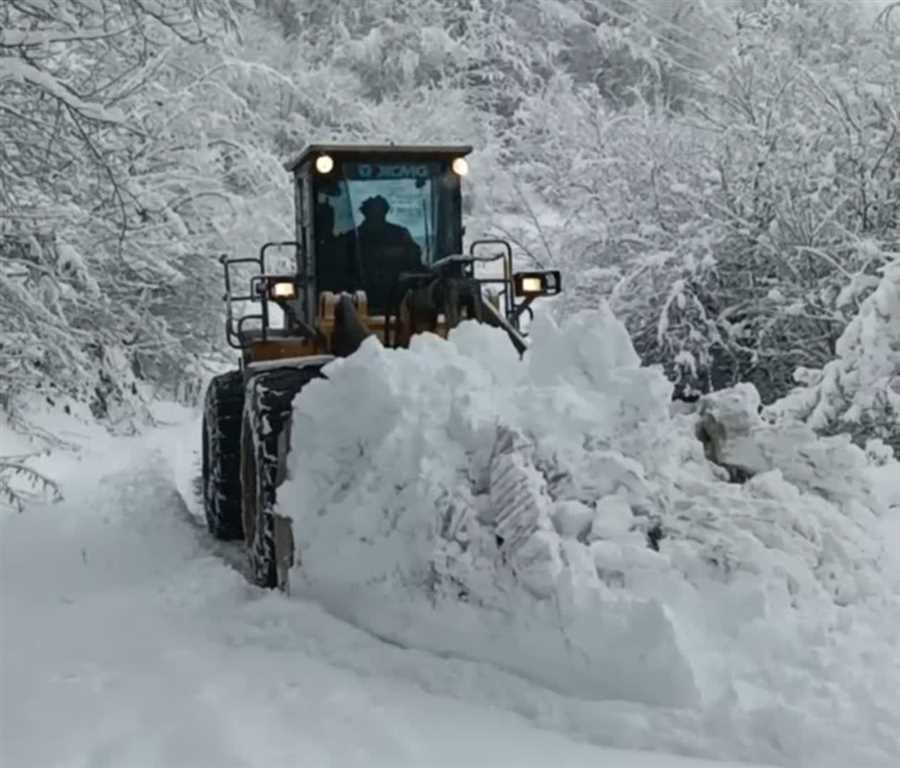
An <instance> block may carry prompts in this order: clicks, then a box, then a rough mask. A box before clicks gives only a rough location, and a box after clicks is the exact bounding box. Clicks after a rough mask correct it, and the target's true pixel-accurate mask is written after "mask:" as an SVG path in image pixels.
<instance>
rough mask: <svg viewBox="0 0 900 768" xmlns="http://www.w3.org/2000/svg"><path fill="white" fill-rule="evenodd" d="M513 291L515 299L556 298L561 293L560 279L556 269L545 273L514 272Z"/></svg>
mask: <svg viewBox="0 0 900 768" xmlns="http://www.w3.org/2000/svg"><path fill="white" fill-rule="evenodd" d="M513 290H514V291H515V294H516V297H517V298H522V299H536V298H538V297H540V296H556V295H557V294H558V293H561V292H562V279H561V277H560V273H559V270H558V269H553V270H549V271H547V272H516V273H515V274H514V275H513Z"/></svg>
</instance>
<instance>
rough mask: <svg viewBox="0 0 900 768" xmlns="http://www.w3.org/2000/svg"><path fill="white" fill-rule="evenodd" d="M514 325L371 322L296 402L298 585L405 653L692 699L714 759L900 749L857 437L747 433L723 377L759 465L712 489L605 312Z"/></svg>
mask: <svg viewBox="0 0 900 768" xmlns="http://www.w3.org/2000/svg"><path fill="white" fill-rule="evenodd" d="M531 338H532V348H531V350H530V352H529V354H528V356H527V359H526V361H525V362H520V361H519V360H518V357H517V355H516V353H515V352H514V350H513V349H512V348H511V347H510V345H509V343H508V340H507V339H506V337H505V335H504V334H503V333H502V332H499V331H496V330H494V329H491V328H487V327H484V326H479V325H475V324H464V325H462V326H461V327H459V328H457V329H456V330H454V331H453V332H452V334H451V336H450V338H449V339H448V340H446V341H445V340H442V339H439V338H437V337H435V336H430V335H424V336H421V337H417V338H416V339H414V341H413V344H412V346H411V347H410V349H409V350H386V349H384V348H382V347H381V346H380V345H379V344H378V342H377V341H375V340H374V339H370V340H369V341H367V342H366V343H365V344H364V345H363V347H362V348H361V349H360V350H359V352H357V353H356V354H355V355H353V356H352V357H350V358H347V359H343V360H338V361H335V362H334V363H332V364H331V365H330V366H328V368H327V369H326V374H327V376H328V380H327V381H318V382H313V383H312V384H310V385H309V386H308V387H307V388H306V389H305V390H304V391H303V392H302V393H301V395H300V396H298V398H297V399H296V401H295V404H294V411H295V412H294V428H293V434H294V435H295V438H294V443H295V447H294V449H293V451H292V453H291V455H290V457H289V462H288V464H289V479H288V481H287V484H286V485H285V487H284V488H283V489H282V491H281V492H280V498H281V511H282V512H283V513H285V514H288V515H290V516H291V517H292V518H293V520H294V530H295V537H296V539H297V543H298V549H299V560H300V563H301V564H302V565H301V567H300V569H299V573H297V574H296V575H295V577H294V581H295V582H296V581H300V582H301V584H302V585H303V589H304V590H305V591H307V592H308V593H309V594H311V595H312V596H314V597H315V598H316V599H318V600H319V601H321V602H322V603H323V605H325V606H326V607H327V608H328V609H329V610H330V611H332V612H333V613H335V614H336V615H339V616H341V617H342V618H346V619H349V620H351V621H353V622H354V623H356V624H358V625H360V626H363V627H365V628H367V629H369V630H371V631H373V632H376V633H378V634H380V635H382V636H386V637H389V638H391V639H393V640H396V641H398V642H402V643H404V644H408V645H414V646H417V647H422V648H425V649H428V650H432V651H437V652H446V653H454V654H460V655H464V656H467V657H470V658H475V659H482V660H485V661H490V662H493V663H495V664H497V665H500V666H502V667H504V668H506V669H508V670H510V671H514V672H517V673H519V674H522V675H524V676H527V677H529V678H531V679H533V680H535V681H537V682H539V683H541V684H543V685H545V686H547V687H550V688H553V689H556V690H558V691H561V692H563V693H567V694H571V695H575V696H579V697H583V698H591V699H620V700H629V701H633V702H639V703H642V704H645V705H649V706H665V707H671V708H675V709H677V710H690V711H692V712H700V713H702V716H703V718H704V720H703V722H705V723H706V725H705V726H704V727H706V728H708V729H709V730H710V731H713V730H716V731H719V732H720V733H721V732H722V731H727V732H731V733H732V743H733V745H734V747H733V752H732V754H729V755H727V756H729V757H737V758H744V759H747V758H750V759H762V760H772V759H788V758H790V759H794V758H804V759H813V758H814V757H815V758H816V759H818V758H819V757H821V758H822V759H823V760H824V759H826V758H827V759H828V760H833V759H836V755H837V756H840V755H843V756H844V757H852V758H853V759H861V758H863V757H865V758H870V757H872V756H873V755H874V756H876V757H878V756H881V755H884V754H900V713H898V711H897V708H896V702H895V700H892V698H891V697H893V696H895V694H894V693H893V690H897V689H900V669H898V665H897V661H896V654H893V655H892V654H891V648H890V647H889V645H888V641H887V640H879V637H881V638H888V637H891V636H892V635H891V633H890V632H888V631H878V632H873V631H870V628H871V627H873V626H875V625H876V624H880V625H882V626H885V622H893V624H892V625H891V626H893V627H894V630H892V631H893V632H896V628H897V627H900V619H898V616H900V611H898V601H897V594H896V591H895V590H894V589H893V587H891V586H890V585H889V584H888V583H887V581H886V579H885V578H884V577H883V575H882V570H881V558H882V556H883V553H882V551H881V543H880V541H879V538H878V520H877V517H878V515H879V514H881V513H882V510H880V508H879V504H878V501H877V499H876V498H875V497H874V496H873V495H872V494H871V493H870V491H869V484H868V475H867V471H868V464H867V460H866V457H865V454H864V453H863V452H862V451H860V450H859V449H857V448H856V447H854V446H853V445H851V444H850V443H849V441H848V440H846V439H843V438H828V439H817V438H816V437H815V436H814V435H813V433H812V432H810V431H809V430H808V429H807V428H805V427H802V426H793V427H790V428H782V427H772V426H769V425H765V424H763V423H762V422H761V421H760V420H759V417H758V416H757V414H756V410H757V409H756V404H757V403H756V402H755V401H754V396H755V392H754V391H753V390H752V389H747V388H742V389H737V390H733V391H729V392H727V393H723V394H721V395H719V396H717V397H715V398H711V399H710V400H709V401H708V402H707V404H706V406H705V407H706V409H707V411H710V410H712V411H715V410H718V411H719V412H727V414H732V415H733V416H735V418H737V419H738V420H739V421H741V423H742V425H743V427H744V433H745V434H744V442H745V445H744V447H743V450H742V452H741V454H742V455H743V456H746V455H748V450H749V453H750V454H752V461H753V467H752V470H753V472H754V473H755V474H754V476H753V477H752V479H750V480H749V481H748V482H747V483H745V484H743V485H738V484H733V483H729V482H727V477H726V476H725V473H724V472H723V470H721V468H719V467H717V466H715V465H713V464H712V463H710V462H709V461H707V459H706V457H705V455H704V448H703V445H702V444H701V442H700V441H699V440H697V439H696V436H695V427H696V424H695V422H696V419H695V417H693V416H687V415H671V414H670V396H671V387H670V384H669V382H668V381H667V380H666V379H665V377H664V376H663V375H662V373H661V372H660V371H658V370H656V369H653V368H644V367H641V366H640V361H639V359H638V357H637V355H636V353H635V352H634V349H633V347H632V345H631V342H630V339H629V338H628V334H627V332H626V331H625V329H624V327H623V326H622V325H621V324H620V323H619V322H618V321H617V320H616V319H615V318H614V317H613V316H612V314H611V312H610V311H609V310H608V309H607V308H603V309H602V310H600V311H598V312H585V313H581V314H578V315H576V316H575V317H573V318H571V319H570V320H569V321H568V322H567V323H566V324H565V325H564V326H563V327H558V326H557V325H556V324H555V323H554V322H553V321H552V320H551V319H550V318H549V317H548V316H541V317H539V318H538V319H537V320H536V322H535V324H534V326H533V329H532V336H531ZM720 415H721V414H720ZM726 420H727V419H726ZM750 448H752V450H750ZM894 636H895V635H894ZM894 650H895V649H894ZM873 654H874V655H875V656H874V657H877V658H880V659H885V660H888V661H887V662H886V664H885V665H884V666H883V667H882V668H881V669H879V674H878V675H875V674H873V672H872V670H871V668H870V666H869V664H870V663H871V662H869V661H867V659H871V658H873ZM863 700H865V703H864V704H861V703H860V702H861V701H863ZM864 712H868V713H872V712H875V713H876V714H877V716H876V717H869V716H863V715H862V714H860V713H864ZM836 726H840V730H841V733H842V736H841V738H842V740H844V741H845V742H846V743H847V744H849V745H852V746H847V747H846V748H843V747H842V748H841V749H837V748H836V746H835V744H834V740H835V738H836V736H835V733H836ZM761 734H762V736H763V738H760V736H761ZM760 744H766V745H768V746H765V747H760ZM842 749H843V752H842V751H841V750H842ZM848 750H849V751H848Z"/></svg>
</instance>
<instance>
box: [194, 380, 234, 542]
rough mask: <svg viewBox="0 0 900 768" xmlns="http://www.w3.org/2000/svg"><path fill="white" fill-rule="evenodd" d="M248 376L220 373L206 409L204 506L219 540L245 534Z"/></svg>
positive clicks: (212, 385) (212, 387) (209, 395)
mask: <svg viewBox="0 0 900 768" xmlns="http://www.w3.org/2000/svg"><path fill="white" fill-rule="evenodd" d="M243 410H244V375H243V373H242V372H241V371H229V372H228V373H223V374H221V375H219V376H216V377H215V378H214V379H213V380H212V381H211V382H210V383H209V388H208V389H207V390H206V400H205V403H204V411H203V509H204V511H205V513H206V526H207V528H209V532H210V533H211V534H212V535H213V536H214V537H215V538H217V539H220V540H222V541H230V540H235V539H241V538H243V535H244V530H243V526H242V523H241V474H240V472H241V417H242V415H243Z"/></svg>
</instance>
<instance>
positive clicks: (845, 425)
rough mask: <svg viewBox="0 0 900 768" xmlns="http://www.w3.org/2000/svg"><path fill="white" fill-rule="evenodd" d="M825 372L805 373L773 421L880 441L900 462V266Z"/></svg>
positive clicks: (772, 410) (772, 411)
mask: <svg viewBox="0 0 900 768" xmlns="http://www.w3.org/2000/svg"><path fill="white" fill-rule="evenodd" d="M836 352H837V357H836V358H835V359H834V360H832V361H831V362H829V363H827V364H826V365H825V366H824V367H823V368H820V369H816V370H812V369H800V370H799V371H798V376H797V378H798V380H799V381H800V382H802V383H803V384H804V385H805V386H801V387H798V388H797V389H795V390H794V391H793V392H791V393H790V394H789V395H787V396H786V397H784V398H782V399H780V400H778V401H777V402H775V403H773V404H772V405H771V406H770V407H769V408H768V409H767V413H768V415H769V416H771V417H773V418H777V417H781V418H785V417H788V418H795V419H800V420H802V421H805V422H806V423H807V424H809V425H810V426H811V427H813V428H814V429H816V430H818V431H820V432H823V433H825V434H834V433H837V432H849V433H851V434H852V435H853V436H854V437H855V438H856V439H857V440H858V441H859V442H861V443H865V442H866V441H867V440H868V439H871V438H876V439H880V440H882V441H883V442H884V443H886V444H888V445H890V446H891V447H892V448H893V449H894V452H895V454H896V455H897V456H900V261H895V262H892V263H889V264H888V265H887V266H886V267H884V269H883V275H882V277H881V280H880V282H879V284H878V287H877V288H876V289H875V291H874V293H872V294H871V295H870V296H869V297H868V298H867V299H866V300H865V301H863V303H862V306H861V307H860V310H859V314H858V315H857V316H856V317H854V318H853V320H851V321H850V323H849V325H848V326H847V328H846V329H845V330H844V332H843V334H841V337H840V338H839V339H838V341H837V349H836Z"/></svg>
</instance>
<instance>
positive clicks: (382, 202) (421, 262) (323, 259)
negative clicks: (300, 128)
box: [286, 144, 472, 315]
mask: <svg viewBox="0 0 900 768" xmlns="http://www.w3.org/2000/svg"><path fill="white" fill-rule="evenodd" d="M471 151H472V148H471V147H469V146H441V147H423V146H394V145H390V146H365V147H359V146H347V145H336V144H316V145H312V146H309V147H306V148H305V149H304V150H303V151H302V152H301V153H300V154H299V155H297V156H296V157H295V158H293V159H292V160H291V161H290V162H288V163H287V164H286V167H287V169H288V170H289V171H291V172H292V173H293V175H294V188H295V196H296V198H295V199H296V205H295V211H296V232H297V242H298V243H299V244H300V246H301V248H300V254H299V256H300V261H301V274H302V275H303V278H304V280H303V283H304V288H305V291H304V293H305V297H304V299H305V302H306V303H307V306H308V307H315V306H316V300H317V297H318V295H319V294H320V293H321V292H322V291H331V292H334V293H340V292H348V293H353V292H355V291H357V290H362V291H365V292H366V296H367V301H368V306H369V312H370V313H372V314H375V315H379V314H384V312H385V310H386V308H387V307H388V305H389V303H390V300H391V295H390V294H391V290H392V288H393V287H394V285H396V283H397V279H398V277H399V276H400V275H401V274H403V273H415V272H424V271H427V270H428V269H429V268H430V267H431V266H432V265H433V264H435V263H436V262H438V261H440V260H442V259H445V258H447V257H449V256H451V255H454V254H459V253H462V245H463V243H462V240H463V227H462V203H461V191H460V179H461V177H462V176H465V175H466V173H467V172H468V163H467V161H466V159H465V158H466V156H467V155H468V154H469V153H470V152H471Z"/></svg>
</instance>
